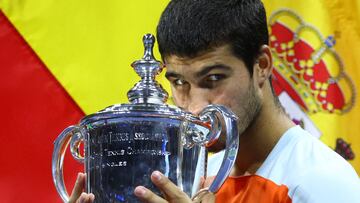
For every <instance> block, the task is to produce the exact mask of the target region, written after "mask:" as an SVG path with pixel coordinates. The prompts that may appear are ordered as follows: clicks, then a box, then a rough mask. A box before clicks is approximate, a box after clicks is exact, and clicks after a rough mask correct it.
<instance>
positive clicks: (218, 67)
mask: <svg viewBox="0 0 360 203" xmlns="http://www.w3.org/2000/svg"><path fill="white" fill-rule="evenodd" d="M213 70H222V71H229V70H231V68H230V67H229V66H227V65H224V64H214V65H210V66H205V68H203V69H202V70H201V71H199V72H197V73H196V74H195V75H196V77H202V76H204V75H206V74H208V73H209V72H211V71H213Z"/></svg>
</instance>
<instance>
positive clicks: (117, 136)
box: [109, 132, 129, 143]
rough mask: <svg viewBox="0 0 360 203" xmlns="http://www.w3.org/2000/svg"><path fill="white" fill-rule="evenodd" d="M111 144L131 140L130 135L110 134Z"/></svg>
mask: <svg viewBox="0 0 360 203" xmlns="http://www.w3.org/2000/svg"><path fill="white" fill-rule="evenodd" d="M109 137H110V139H109V140H110V143H112V142H124V141H128V140H129V133H114V132H109Z"/></svg>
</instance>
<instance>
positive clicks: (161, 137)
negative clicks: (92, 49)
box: [52, 34, 239, 203]
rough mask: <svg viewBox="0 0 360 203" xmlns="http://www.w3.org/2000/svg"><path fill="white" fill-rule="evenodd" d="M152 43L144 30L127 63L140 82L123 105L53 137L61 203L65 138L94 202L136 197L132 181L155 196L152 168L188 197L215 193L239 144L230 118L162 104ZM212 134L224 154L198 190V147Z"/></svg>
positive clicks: (203, 159)
mask: <svg viewBox="0 0 360 203" xmlns="http://www.w3.org/2000/svg"><path fill="white" fill-rule="evenodd" d="M154 42H155V38H154V36H153V35H151V34H146V35H145V36H144V37H143V43H144V47H145V53H144V56H143V58H142V59H140V60H137V61H135V62H134V63H133V64H132V67H133V68H134V70H135V71H136V73H137V74H138V75H139V76H140V77H141V80H140V81H139V82H138V83H137V84H136V85H135V86H134V87H133V88H132V89H131V90H130V91H129V92H128V98H129V101H130V104H116V105H113V106H110V107H108V108H106V109H104V110H102V111H99V112H97V113H94V114H91V115H88V116H86V117H84V118H82V119H81V120H80V122H79V124H77V125H73V126H70V127H68V128H66V129H65V130H64V131H63V132H61V134H60V135H59V136H58V138H57V139H56V140H55V143H54V144H55V146H54V152H53V156H52V175H53V180H54V183H55V187H56V189H57V191H58V193H59V195H60V196H61V198H62V200H63V201H64V202H67V201H68V200H69V196H68V193H67V191H66V188H65V184H64V177H63V160H64V155H65V151H66V149H67V147H68V145H69V143H70V151H71V154H72V156H73V157H74V158H75V159H76V160H77V161H79V162H81V163H84V167H85V172H86V174H87V179H86V191H87V192H91V193H93V194H94V195H95V202H98V203H99V202H106V203H107V202H116V203H123V202H138V201H139V200H138V199H137V198H136V197H135V196H134V194H133V193H134V189H135V187H136V186H138V185H143V186H145V187H147V188H149V189H150V190H152V191H154V192H155V193H157V194H161V193H160V191H158V189H157V188H156V187H155V185H153V184H152V182H151V180H150V175H151V173H152V172H153V171H155V170H158V171H160V172H162V173H163V174H165V176H166V177H168V178H169V179H170V180H171V181H172V182H174V183H175V184H177V185H178V186H179V188H181V189H182V190H183V191H184V192H185V193H187V194H188V195H189V196H190V197H192V198H193V200H194V201H195V202H199V201H201V199H202V197H203V196H204V195H205V194H208V193H215V192H217V191H218V189H219V188H220V187H221V185H222V184H223V183H224V181H225V179H226V178H227V177H228V175H229V173H230V171H231V168H232V166H233V165H234V162H235V158H236V154H237V151H238V147H239V144H238V142H239V139H238V130H237V117H236V116H235V115H234V114H233V113H232V112H231V111H230V110H229V109H227V108H226V107H224V106H221V105H209V106H207V107H205V108H204V109H203V111H202V112H201V113H200V114H199V116H194V115H192V114H191V113H188V112H185V111H182V110H181V109H179V108H177V107H175V106H170V105H167V104H165V102H166V100H167V98H168V94H167V92H166V91H165V90H164V89H163V88H162V87H161V86H160V85H159V84H158V83H157V81H155V76H156V75H157V74H159V73H160V72H161V71H162V68H163V65H162V63H161V62H159V61H157V60H156V59H155V58H154V56H153V50H152V49H153V46H154ZM222 123H223V124H224V126H222ZM220 134H224V135H226V149H225V156H224V159H223V161H222V164H221V167H220V170H219V172H218V174H217V175H216V177H215V179H214V181H213V182H212V184H211V185H210V186H209V187H207V188H201V185H202V183H201V180H204V178H206V166H207V156H208V154H207V149H206V147H207V146H209V145H211V144H213V143H214V142H216V141H217V139H218V138H219V136H220ZM81 143H83V144H84V153H83V154H84V156H82V155H81V154H82V153H80V149H79V148H80V147H79V146H80V144H81Z"/></svg>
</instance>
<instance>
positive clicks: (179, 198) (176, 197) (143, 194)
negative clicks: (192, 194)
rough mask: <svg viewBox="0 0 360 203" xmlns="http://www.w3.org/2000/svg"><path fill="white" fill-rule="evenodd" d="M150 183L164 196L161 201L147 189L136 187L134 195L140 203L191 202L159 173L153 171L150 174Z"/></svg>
mask: <svg viewBox="0 0 360 203" xmlns="http://www.w3.org/2000/svg"><path fill="white" fill-rule="evenodd" d="M151 181H152V182H153V183H154V184H155V185H156V186H157V187H158V188H159V189H160V190H161V191H162V193H163V194H164V197H165V198H166V200H165V199H163V198H161V197H159V196H158V195H156V194H155V193H153V192H152V191H150V190H149V189H147V188H145V187H143V186H138V187H136V188H135V191H134V194H135V195H136V196H137V197H138V198H139V199H140V200H141V201H142V202H148V203H167V202H169V203H189V202H192V201H191V199H190V198H189V197H188V196H187V195H186V194H185V193H184V192H183V191H181V190H180V188H178V187H177V186H176V185H175V184H174V183H172V182H171V181H170V180H169V179H168V178H166V177H165V176H164V175H163V174H161V173H160V172H159V171H154V172H153V173H152V174H151Z"/></svg>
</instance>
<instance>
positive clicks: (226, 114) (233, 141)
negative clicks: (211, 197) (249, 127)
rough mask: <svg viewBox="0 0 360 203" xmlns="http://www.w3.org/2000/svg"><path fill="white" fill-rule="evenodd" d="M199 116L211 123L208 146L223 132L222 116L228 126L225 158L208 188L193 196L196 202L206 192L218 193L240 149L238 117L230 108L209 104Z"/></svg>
mask: <svg viewBox="0 0 360 203" xmlns="http://www.w3.org/2000/svg"><path fill="white" fill-rule="evenodd" d="M199 117H200V120H202V121H203V122H206V123H210V124H211V132H210V133H209V135H207V138H206V140H207V141H206V145H207V146H209V145H212V144H213V143H215V142H216V141H217V140H218V138H219V136H220V134H221V128H222V126H221V121H220V118H221V117H222V119H223V120H224V123H225V127H226V148H225V155H224V159H223V161H222V163H221V166H220V169H219V171H218V173H217V175H216V177H215V179H214V181H213V182H212V184H211V185H210V186H209V187H208V188H203V189H201V190H200V191H198V192H197V193H196V194H195V195H194V197H193V198H192V200H193V201H194V202H200V201H201V199H202V198H203V197H204V196H205V195H206V194H208V193H216V192H217V191H218V190H219V189H220V187H221V186H222V185H223V183H224V182H225V180H226V178H227V177H228V176H229V174H230V172H231V169H232V167H233V166H234V163H235V160H236V155H237V152H238V149H239V133H238V128H237V119H238V118H237V116H236V115H235V114H234V113H233V112H232V111H231V110H230V109H228V108H226V107H224V106H222V105H208V106H207V107H206V108H205V109H204V110H203V111H202V112H201V113H200V116H199ZM219 117H220V118H219Z"/></svg>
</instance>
